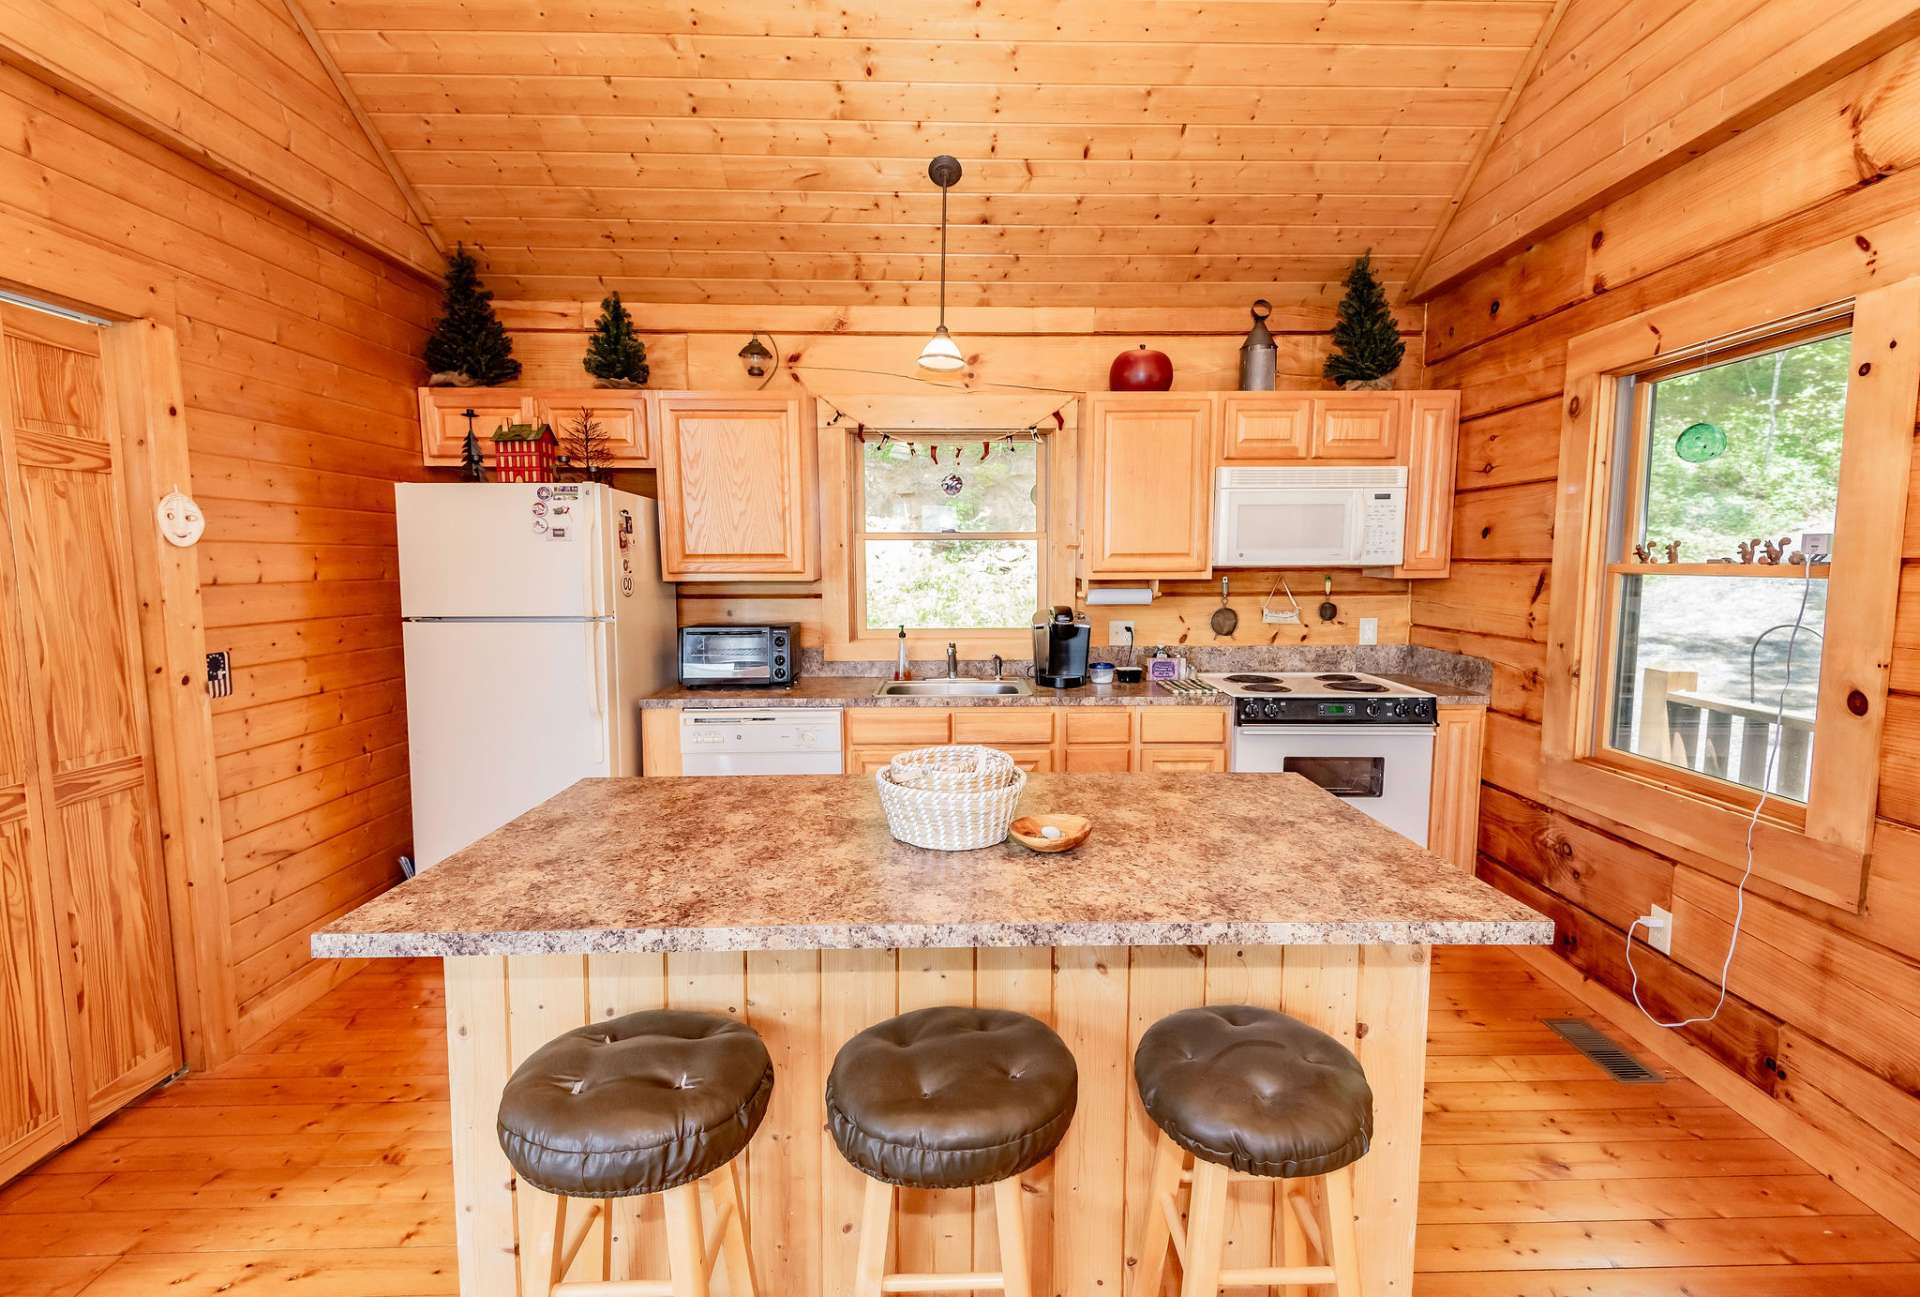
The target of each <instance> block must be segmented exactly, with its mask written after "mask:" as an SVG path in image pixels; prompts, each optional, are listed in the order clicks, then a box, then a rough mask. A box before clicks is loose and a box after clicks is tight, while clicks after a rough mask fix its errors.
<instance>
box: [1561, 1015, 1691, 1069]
mask: <svg viewBox="0 0 1920 1297" xmlns="http://www.w3.org/2000/svg"><path fill="white" fill-rule="evenodd" d="M1541 1021H1543V1022H1545V1023H1546V1024H1547V1025H1548V1026H1549V1027H1552V1028H1553V1029H1554V1030H1555V1031H1557V1032H1559V1033H1560V1034H1561V1035H1562V1036H1564V1037H1566V1039H1567V1042H1568V1043H1569V1044H1571V1045H1572V1046H1573V1047H1574V1048H1575V1049H1577V1050H1579V1051H1580V1052H1581V1053H1583V1054H1585V1055H1586V1056H1587V1057H1588V1058H1590V1059H1592V1060H1593V1061H1594V1062H1595V1063H1597V1064H1598V1065H1599V1066H1600V1069H1601V1070H1602V1071H1604V1072H1605V1073H1606V1074H1607V1075H1608V1076H1610V1077H1612V1078H1613V1079H1614V1080H1616V1081H1619V1082H1620V1083H1621V1084H1623V1085H1660V1084H1661V1083H1663V1082H1664V1081H1665V1080H1666V1079H1667V1078H1666V1077H1665V1076H1663V1075H1661V1074H1660V1073H1659V1072H1656V1071H1654V1070H1653V1069H1652V1068H1650V1067H1648V1066H1647V1065H1646V1064H1645V1063H1642V1062H1641V1061H1640V1060H1639V1059H1637V1058H1635V1057H1634V1056H1633V1055H1632V1054H1629V1053H1628V1052H1627V1051H1626V1048H1625V1046H1623V1045H1621V1044H1619V1043H1618V1042H1616V1041H1615V1040H1614V1039H1613V1038H1612V1037H1610V1036H1608V1035H1607V1034H1606V1033H1605V1032H1603V1031H1601V1030H1600V1029H1599V1028H1598V1027H1596V1026H1594V1025H1593V1024H1592V1023H1591V1022H1588V1021H1587V1020H1586V1019H1585V1018H1543V1019H1541Z"/></svg>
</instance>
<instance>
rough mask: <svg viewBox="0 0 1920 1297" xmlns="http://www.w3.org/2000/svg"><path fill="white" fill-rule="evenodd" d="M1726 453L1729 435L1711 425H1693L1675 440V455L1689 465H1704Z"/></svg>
mask: <svg viewBox="0 0 1920 1297" xmlns="http://www.w3.org/2000/svg"><path fill="white" fill-rule="evenodd" d="M1726 451H1727V434H1726V433H1724V432H1722V431H1721V430H1720V429H1719V428H1718V427H1717V426H1716V425H1714V424H1711V423H1696V424H1692V425H1690V426H1688V427H1687V428H1686V429H1685V430H1684V431H1682V432H1681V434H1680V435H1679V436H1678V437H1675V438H1674V439H1673V453H1674V454H1676V455H1678V456H1679V457H1680V458H1681V459H1684V460H1686V461H1687V463H1689V464H1704V463H1706V462H1707V461H1708V460H1710V459H1718V458H1720V456H1722V455H1724V454H1726Z"/></svg>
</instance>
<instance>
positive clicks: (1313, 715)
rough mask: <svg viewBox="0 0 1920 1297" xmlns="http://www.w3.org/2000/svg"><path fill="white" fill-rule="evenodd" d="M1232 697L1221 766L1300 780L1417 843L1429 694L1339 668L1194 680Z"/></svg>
mask: <svg viewBox="0 0 1920 1297" xmlns="http://www.w3.org/2000/svg"><path fill="white" fill-rule="evenodd" d="M1199 679H1200V681H1201V683H1203V684H1207V685H1211V686H1212V687H1213V688H1215V689H1218V690H1219V691H1220V692H1221V693H1224V694H1226V695H1228V696H1229V697H1230V698H1232V699H1233V735H1232V739H1231V744H1230V748H1229V757H1228V768H1229V769H1231V770H1233V771H1236V772H1255V773H1257V772H1276V771H1281V772H1287V773H1291V774H1297V775H1303V776H1305V777H1306V778H1308V779H1311V780H1312V781H1313V782H1314V783H1316V784H1319V785H1320V786H1321V787H1322V788H1324V789H1326V790H1327V791H1328V792H1330V793H1332V794H1333V795H1334V796H1336V797H1338V798H1340V799H1341V800H1342V801H1344V802H1346V803H1347V804H1348V805H1350V806H1353V807H1355V808H1357V809H1359V810H1362V811H1365V812H1366V813H1367V814H1368V815H1371V816H1372V817H1373V818H1374V819H1376V820H1378V821H1380V822H1381V823H1382V824H1384V825H1386V826H1387V827H1388V828H1390V829H1392V830H1394V831H1395V832H1396V833H1399V834H1402V835H1403V836H1405V837H1408V838H1411V839H1412V840H1413V841H1414V842H1416V843H1418V844H1419V845H1421V846H1423V847H1424V846H1426V845H1427V810H1428V805H1429V801H1430V799H1431V795H1432V786H1433V736H1434V731H1435V726H1436V724H1437V721H1438V718H1439V710H1438V708H1439V704H1438V702H1437V701H1436V700H1435V698H1434V696H1433V695H1432V694H1428V693H1422V692H1421V691H1420V690H1418V689H1410V688H1408V687H1407V686H1406V685H1403V684H1399V683H1397V682H1395V681H1392V680H1386V679H1382V678H1381V677H1379V676H1371V675H1363V674H1360V673H1357V672H1349V671H1235V672H1231V673H1226V674H1211V673H1203V674H1201V676H1200V677H1199Z"/></svg>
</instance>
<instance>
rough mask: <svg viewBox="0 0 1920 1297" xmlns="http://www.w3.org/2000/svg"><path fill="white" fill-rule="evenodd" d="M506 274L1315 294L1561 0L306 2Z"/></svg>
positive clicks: (1404, 237)
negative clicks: (934, 167)
mask: <svg viewBox="0 0 1920 1297" xmlns="http://www.w3.org/2000/svg"><path fill="white" fill-rule="evenodd" d="M302 3H303V5H304V8H305V11H306V14H307V16H308V17H309V18H310V19H311V22H312V24H313V26H314V28H315V29H317V31H318V32H319V33H320V39H321V40H322V42H323V43H324V46H325V48H326V49H327V51H328V52H329V53H330V54H331V56H332V58H333V60H334V61H335V62H336V63H337V65H338V67H339V70H340V72H341V73H342V74H343V76H344V79H345V82H346V84H347V86H348V87H349V88H350V90H351V92H352V94H353V95H354V96H355V97H357V99H358V100H359V103H360V105H361V107H362V108H363V109H364V110H365V114H366V118H367V120H368V122H369V123H370V125H371V129H372V131H373V132H374V133H375V134H376V135H377V137H378V138H379V140H380V141H381V142H382V143H384V145H385V147H386V148H387V149H388V150H390V152H391V154H392V157H393V159H394V161H395V163H396V165H397V167H398V169H399V171H400V172H401V173H402V175H403V176H404V177H405V180H406V181H407V182H409V183H410V185H411V187H412V188H413V190H414V191H415V193H416V194H417V195H418V200H419V205H420V208H421V210H422V212H423V214H424V216H425V217H426V219H427V221H428V223H429V225H430V228H431V230H432V232H433V233H434V234H435V235H436V236H437V237H438V238H440V239H441V240H443V241H444V242H445V243H446V244H447V245H448V246H451V245H452V244H453V243H454V242H455V241H464V242H466V243H467V244H468V245H469V246H471V247H474V248H477V249H479V250H481V252H482V254H483V258H484V261H485V264H486V266H487V271H488V279H489V283H490V285H491V286H492V287H493V288H494V290H495V291H496V293H497V294H498V295H499V296H501V297H505V298H521V299H565V298H582V297H596V296H598V295H600V294H601V293H602V292H604V291H605V290H607V289H610V288H617V289H619V290H621V291H622V293H623V294H625V295H626V296H628V297H630V298H632V299H633V300H636V301H645V302H715V303H821V304H835V305H842V304H845V305H859V304H890V305H901V304H915V305H918V304H926V303H931V302H932V301H933V299H934V297H935V294H936V291H937V289H936V280H937V273H938V256H937V252H938V247H939V243H938V230H937V224H938V221H939V214H940V198H939V191H938V190H937V189H936V188H935V187H934V186H933V185H932V183H931V182H930V181H929V180H928V179H927V174H926V167H927V161H928V159H929V158H931V157H932V156H933V155H934V154H936V153H942V152H946V153H952V154H954V155H955V156H957V157H958V158H959V159H960V160H961V162H962V164H963V165H964V167H965V168H966V174H965V177H964V178H963V179H962V180H961V181H960V183H959V185H958V186H957V187H956V188H955V189H954V191H953V193H952V221H953V224H954V229H953V231H952V241H951V253H952V255H951V257H950V261H949V271H948V274H949V300H950V301H952V302H954V303H956V304H961V305H992V306H1033V305H1103V304H1104V305H1129V306H1156V305H1165V306H1199V305H1240V304H1243V303H1245V302H1246V301H1248V300H1249V299H1251V298H1253V297H1256V296H1265V297H1268V298H1271V299H1272V300H1273V301H1274V302H1275V304H1276V305H1280V306H1286V305H1324V304H1327V303H1329V302H1331V301H1332V300H1333V299H1334V298H1335V297H1336V296H1337V291H1338V288H1337V282H1338V280H1339V279H1340V278H1341V277H1342V276H1343V275H1344V274H1345V271H1346V268H1347V265H1348V263H1349V262H1350V261H1351V259H1352V258H1353V257H1354V256H1355V255H1357V254H1359V253H1360V252H1363V251H1366V250H1368V249H1371V250H1372V251H1373V253H1374V255H1375V259H1376V262H1377V263H1378V265H1379V266H1380V268H1381V270H1382V272H1383V276H1384V278H1386V279H1388V280H1389V281H1392V282H1394V283H1396V284H1397V283H1399V282H1400V281H1403V280H1405V279H1406V278H1407V276H1408V274H1409V273H1410V272H1411V271H1412V270H1413V268H1414V266H1415V264H1416V262H1417V261H1418V260H1419V259H1420V257H1421V255H1422V252H1423V251H1424V249H1425V248H1426V247H1427V246H1428V243H1429V241H1430V239H1431V237H1432V235H1433V233H1434V230H1435V227H1436V225H1437V224H1438V223H1439V222H1440V221H1441V219H1442V218H1443V216H1444V214H1445V213H1446V212H1447V211H1448V209H1449V204H1450V202H1451V201H1452V200H1453V198H1454V196H1455V194H1456V192H1457V191H1458V189H1459V188H1460V185H1461V182H1462V180H1463V178H1464V177H1465V176H1466V174H1467V171H1468V168H1469V166H1470V164H1471V163H1472V161H1473V159H1474V158H1475V157H1476V154H1477V150H1478V149H1479V146H1480V143H1481V140H1482V138H1483V136H1484V135H1485V134H1486V133H1487V131H1488V129H1489V127H1490V126H1491V125H1492V124H1493V123H1494V122H1495V121H1496V120H1497V118H1498V116H1499V114H1500V113H1501V112H1502V111H1503V106H1504V105H1505V104H1506V103H1507V102H1508V100H1509V94H1510V91H1512V90H1513V88H1514V84H1515V81H1516V79H1517V78H1518V77H1519V76H1520V75H1521V74H1522V70H1523V68H1524V67H1525V66H1526V64H1527V60H1528V56H1529V52H1530V51H1531V50H1532V48H1533V47H1534V44H1535V42H1536V39H1537V38H1538V37H1539V35H1540V33H1541V30H1542V27H1543V25H1544V24H1546V22H1547V21H1548V18H1549V15H1550V14H1551V13H1552V12H1553V11H1554V8H1555V6H1554V4H1553V0H1201V2H1195V3H1185V2H1180V0H1133V2H1132V3H1119V2H1117V0H1059V2H1057V3H1039V2H1037V0H1029V2H1028V3H1006V2H1002V3H992V2H991V0H788V2H783V0H547V2H546V3H542V4H529V3H523V2H522V0H302Z"/></svg>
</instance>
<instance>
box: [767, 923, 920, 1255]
mask: <svg viewBox="0 0 1920 1297" xmlns="http://www.w3.org/2000/svg"><path fill="white" fill-rule="evenodd" d="M897 960H898V955H897V953H896V952H895V951H892V950H823V951H821V952H820V1014H821V1016H820V1047H821V1056H822V1059H823V1060H824V1061H823V1066H824V1067H826V1068H828V1069H831V1068H832V1066H833V1059H834V1056H835V1055H837V1054H838V1053H839V1051H840V1048H841V1046H843V1045H845V1044H846V1043H847V1041H849V1040H850V1039H852V1038H853V1037H854V1036H856V1035H858V1034H859V1033H860V1032H862V1031H865V1030H866V1029H867V1028H868V1027H871V1026H872V1025H873V1024H874V1023H876V1022H881V1021H884V1020H885V1019H887V1018H891V1017H892V1016H893V1015H894V1014H896V1013H898V1012H899V1011H900V1009H901V1004H900V999H899V995H900V981H899V976H898V963H897ZM814 1129H817V1130H819V1132H820V1162H821V1168H822V1173H821V1183H820V1218H821V1230H822V1234H823V1237H824V1239H825V1242H823V1244H822V1246H821V1255H820V1281H821V1289H820V1291H821V1292H823V1293H849V1292H852V1291H853V1275H854V1258H855V1255H856V1251H855V1249H856V1246H857V1245H856V1244H855V1243H854V1241H853V1240H855V1239H856V1238H857V1236H858V1232H859V1228H860V1214H861V1211H860V1209H861V1203H862V1200H863V1199H864V1197H865V1195H866V1185H867V1177H866V1176H865V1175H863V1174H862V1173H861V1172H860V1171H858V1170H856V1169H855V1168H854V1167H853V1165H852V1164H851V1163H849V1162H848V1161H847V1160H846V1159H845V1158H843V1157H842V1156H841V1155H840V1150H839V1148H838V1147H836V1146H835V1144H834V1142H833V1136H832V1135H831V1134H830V1133H828V1131H827V1130H826V1123H824V1122H819V1123H816V1124H815V1125H814ZM767 1281H768V1278H767V1277H763V1279H762V1282H767Z"/></svg>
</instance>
